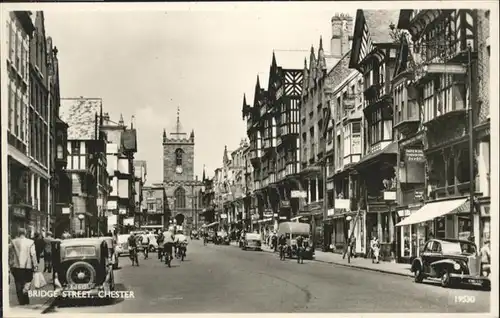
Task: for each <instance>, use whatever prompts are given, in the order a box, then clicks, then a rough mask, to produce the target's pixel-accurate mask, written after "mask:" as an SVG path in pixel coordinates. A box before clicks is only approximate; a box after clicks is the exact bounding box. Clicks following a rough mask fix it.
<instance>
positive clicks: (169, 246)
mask: <svg viewBox="0 0 500 318" xmlns="http://www.w3.org/2000/svg"><path fill="white" fill-rule="evenodd" d="M164 236H165V239H164V241H163V252H164V254H165V264H168V265H169V264H170V261H171V260H172V258H173V257H172V252H173V248H174V244H175V237H174V234H173V233H172V232H171V231H170V230H169V231H167V232H165V235H164Z"/></svg>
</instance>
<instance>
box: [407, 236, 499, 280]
mask: <svg viewBox="0 0 500 318" xmlns="http://www.w3.org/2000/svg"><path fill="white" fill-rule="evenodd" d="M481 267H482V264H481V255H479V253H478V251H477V248H476V245H475V244H474V243H472V242H469V241H463V240H456V239H432V240H429V241H428V242H427V243H425V246H424V248H423V250H422V253H421V254H420V256H419V257H417V258H416V259H415V260H413V263H412V266H411V271H412V272H413V273H414V278H415V282H417V283H420V282H422V281H423V280H424V279H426V278H434V279H440V281H441V285H442V286H443V287H451V286H453V285H456V284H458V283H466V284H474V285H482V286H483V287H485V288H490V279H489V277H487V276H484V275H483V271H482V269H481Z"/></svg>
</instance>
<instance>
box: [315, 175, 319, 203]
mask: <svg viewBox="0 0 500 318" xmlns="http://www.w3.org/2000/svg"><path fill="white" fill-rule="evenodd" d="M317 201H319V179H318V178H316V202H317Z"/></svg>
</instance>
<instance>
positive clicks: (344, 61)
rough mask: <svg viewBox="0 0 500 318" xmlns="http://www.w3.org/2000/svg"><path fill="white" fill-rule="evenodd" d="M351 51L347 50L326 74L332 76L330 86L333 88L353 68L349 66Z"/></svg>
mask: <svg viewBox="0 0 500 318" xmlns="http://www.w3.org/2000/svg"><path fill="white" fill-rule="evenodd" d="M350 56H351V53H350V52H347V53H346V54H344V56H343V57H342V58H341V59H340V60H339V61H338V62H337V64H336V65H335V66H334V67H333V68H332V70H331V71H330V73H329V74H328V76H329V77H330V78H332V79H333V80H332V82H331V87H332V89H335V88H336V87H337V86H339V85H340V84H341V83H342V82H343V81H344V80H345V79H346V78H347V77H348V76H349V75H350V74H351V73H352V72H355V70H353V69H351V68H349V60H350Z"/></svg>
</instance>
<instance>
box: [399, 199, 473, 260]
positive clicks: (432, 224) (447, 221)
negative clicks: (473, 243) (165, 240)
mask: <svg viewBox="0 0 500 318" xmlns="http://www.w3.org/2000/svg"><path fill="white" fill-rule="evenodd" d="M467 207H468V200H467V199H451V200H443V201H434V202H430V203H427V204H425V205H423V206H420V207H419V206H413V207H409V208H407V209H402V210H398V212H397V213H398V217H399V218H400V222H398V223H397V224H396V227H398V228H399V235H400V240H401V242H402V244H401V245H400V248H399V251H398V255H399V256H400V257H399V261H400V262H403V263H406V262H411V260H412V259H413V258H415V257H418V256H419V255H420V252H421V251H422V248H423V246H424V245H425V242H426V241H427V240H429V239H431V238H441V239H443V238H454V239H463V240H467V239H468V237H469V236H470V230H471V228H470V226H471V223H470V218H469V216H468V215H467V214H464V210H467Z"/></svg>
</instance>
